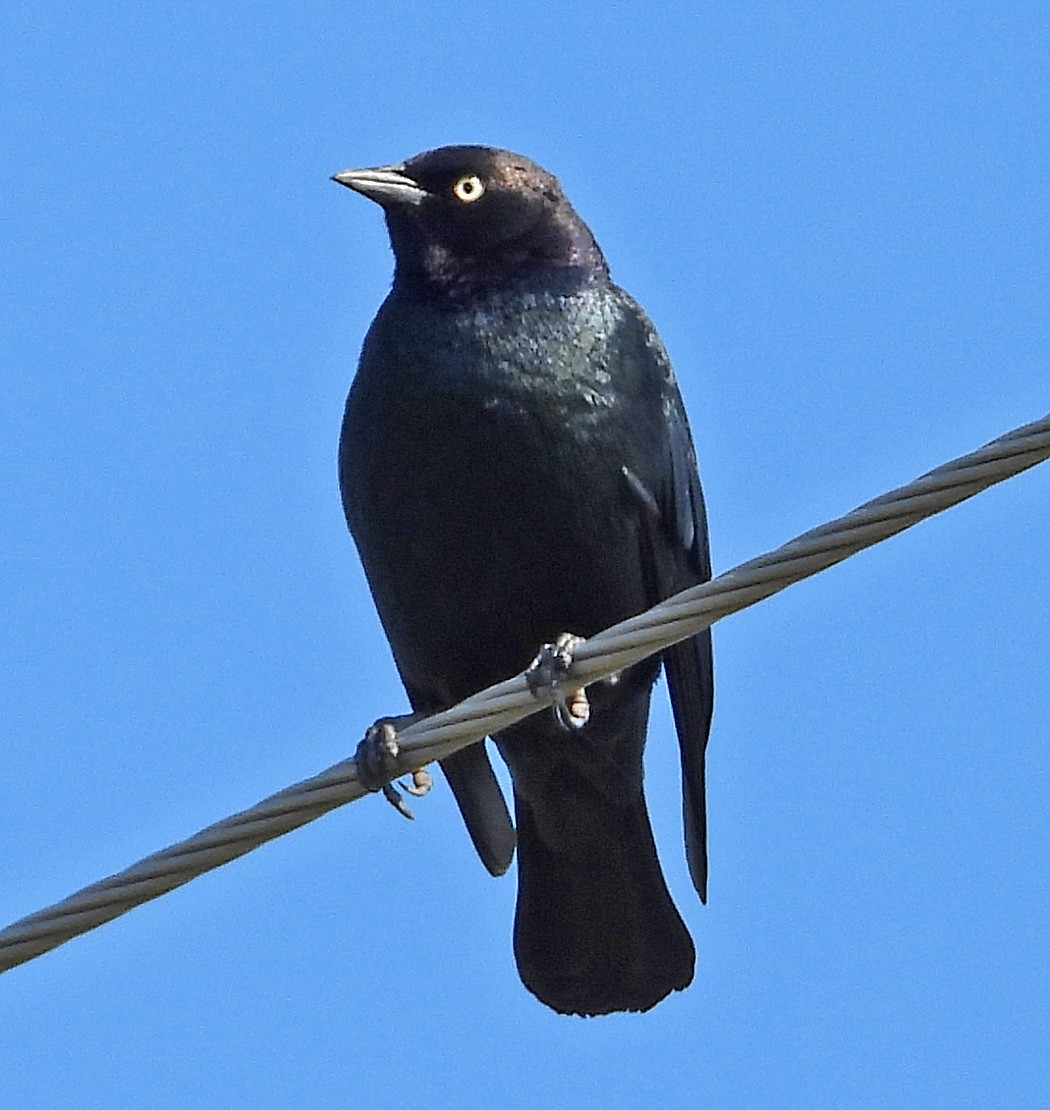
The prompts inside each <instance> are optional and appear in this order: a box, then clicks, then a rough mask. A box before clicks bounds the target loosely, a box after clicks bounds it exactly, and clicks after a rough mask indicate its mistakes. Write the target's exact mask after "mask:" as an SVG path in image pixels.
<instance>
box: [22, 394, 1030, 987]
mask: <svg viewBox="0 0 1050 1110" xmlns="http://www.w3.org/2000/svg"><path fill="white" fill-rule="evenodd" d="M1047 458H1050V414H1048V415H1047V416H1046V417H1044V418H1043V419H1042V420H1037V421H1035V422H1034V423H1032V424H1027V425H1025V426H1024V427H1022V428H1017V429H1016V430H1015V431H1012V432H1010V433H1008V434H1007V435H1005V436H1002V437H1001V438H1000V439H996V440H993V441H992V442H991V443H989V444H987V445H986V446H984V447H982V448H980V450H978V451H975V452H973V453H972V454H970V455H964V456H963V457H962V458H958V459H955V460H954V461H953V462H950V463H947V464H945V465H944V466H941V467H938V468H937V469H936V470H932V471H930V472H929V473H928V474H925V475H923V476H922V477H921V478H918V479H916V480H915V481H914V482H910V483H909V484H908V485H906V486H902V487H901V488H900V489H896V490H894V491H893V492H891V493H887V494H885V495H884V496H882V497H878V498H876V499H875V500H874V501H869V502H867V503H866V504H864V505H862V506H861V507H860V508H858V509H854V511H853V512H851V513H847V514H846V515H845V516H842V517H839V518H838V519H837V520H833V521H832V522H831V523H829V524H825V525H823V526H821V527H820V528H815V529H813V530H812V531H810V532H806V533H804V534H803V535H801V536H799V537H798V538H797V539H794V540H791V541H790V542H789V543H787V544H785V545H784V546H783V547H779V548H777V549H776V550H775V551H772V552H770V553H769V554H766V555H761V556H759V557H758V558H757V559H752V560H750V562H747V563H743V564H742V565H740V566H739V567H737V568H736V569H734V570H731V571H727V572H726V573H725V574H722V575H719V576H718V577H717V578H715V579H713V580H712V581H711V582H707V583H704V584H703V585H702V586H694V587H693V588H691V589H688V590H684V591H683V592H682V593H680V594H676V595H675V596H674V597H671V598H668V599H667V600H666V601H664V602H661V603H660V604H659V605H656V606H654V607H653V608H652V609H649V610H647V611H646V612H644V613H641V614H639V615H638V616H636V617H632V618H631V619H630V620H626V621H622V622H621V623H620V624H617V625H614V626H613V627H612V628H609V629H607V630H606V631H604V632H601V633H599V634H598V635H596V636H592V637H591V638H590V639H588V640H586V641H585V642H584V643H583V644H582V645H581V646H580V647H579V648H578V649H577V651H576V653H575V659H574V663H573V668H572V672H571V678H572V679H573V680H574V681H578V683H579V684H581V685H585V684H587V683H591V682H594V681H597V680H598V679H601V678H606V677H608V676H609V675H612V674H615V673H616V672H618V671H621V670H623V669H624V668H625V667H628V666H630V665H631V664H633V663H637V662H638V661H639V660H640V659H643V658H645V657H646V656H648V655H653V654H655V653H656V652H658V651H661V650H663V649H664V648H666V647H669V646H670V645H671V644H673V643H677V642H678V641H679V640H684V639H686V638H688V637H689V636H693V635H695V634H696V633H697V632H699V631H700V630H701V629H704V628H707V627H708V626H709V625H711V624H714V622H715V621H718V620H721V619H722V617H725V616H728V615H729V614H730V613H736V612H738V611H740V610H741V609H746V608H748V607H749V606H751V605H754V604H756V603H757V602H759V601H762V600H763V599H764V598H767V597H770V596H771V595H772V594H775V593H778V592H779V591H780V590H783V589H785V588H786V587H788V586H790V585H791V584H792V583H794V582H798V581H801V580H802V579H803V578H809V577H811V576H812V575H814V574H818V573H819V572H820V571H822V570H826V569H827V568H828V567H830V566H834V565H835V564H836V563H839V562H842V560H843V559H847V558H849V557H850V556H851V555H854V554H856V553H857V552H858V551H862V550H863V549H864V548H866V547H871V546H872V545H874V544H876V543H879V542H880V541H881V540H885V539H888V538H889V537H890V536H893V535H896V534H897V533H898V532H902V531H904V529H906V528H910V527H911V526H912V525H913V524H917V523H918V522H919V521H920V520H924V519H926V518H927V517H930V516H933V515H934V514H935V513H939V512H942V511H943V510H945V509H947V508H950V507H951V506H952V505H956V504H958V503H959V502H961V501H965V500H967V499H968V498H970V497H973V496H974V494H976V493H979V492H980V491H981V490H983V489H987V488H988V487H989V486H992V485H995V484H996V483H997V482H1002V481H1004V480H1005V479H1007V478H1011V477H1013V476H1014V475H1016V474H1020V473H1021V472H1022V471H1024V470H1027V469H1029V468H1030V467H1033V466H1035V465H1036V464H1037V463H1040V462H1043V461H1044V460H1046V459H1047ZM537 646H539V645H537ZM550 700H551V699H550V697H549V696H545V697H539V698H537V697H535V696H534V695H533V694H532V692H531V691H530V689H529V687H528V685H527V683H526V681H525V677H524V675H517V676H515V677H514V678H511V679H508V680H507V681H506V682H501V683H499V684H498V685H496V686H490V687H489V688H488V689H487V690H483V691H481V693H479V694H476V695H475V696H474V697H471V698H468V699H467V700H466V701H464V702H460V703H459V704H458V705H456V706H453V707H452V708H451V709H448V710H446V711H445V712H443V713H437V714H435V715H434V716H432V717H428V718H426V720H424V721H419V722H417V723H416V724H414V725H412V726H410V727H409V728H407V729H405V730H404V732H402V733H400V734H399V735H398V741H399V745H400V749H401V754H400V765H401V766H400V771H399V773H407V772H409V771H412V770H414V769H416V768H418V767H421V766H423V765H424V764H426V763H430V762H432V761H433V760H435V759H441V758H443V757H444V756H446V755H449V754H451V753H452V752H454V751H458V750H459V749H460V748H464V747H466V746H467V745H468V744H472V743H474V742H475V741H477V740H480V739H481V738H482V737H484V736H489V735H491V734H492V733H496V732H499V731H500V730H501V729H503V728H506V727H507V726H508V725H510V724H513V722H515V721H517V720H520V719H521V718H522V717H526V716H528V715H529V714H530V713H535V712H537V711H538V710H539V709H541V708H542V707H543V706H544V705H549V704H550ZM365 793H366V791H365V790H364V789H363V788H362V787H361V786H360V785H359V784H358V782H357V776H356V769H355V766H354V763H353V761H352V760H344V761H343V762H341V763H337V764H335V766H333V767H330V768H329V769H328V770H327V771H323V772H322V773H321V774H320V775H317V776H315V777H314V778H311V779H307V780H305V781H304V782H301V783H299V784H298V785H296V786H291V787H289V788H288V789H286V790H282V791H281V792H280V793H278V794H274V795H272V796H271V797H269V798H266V799H265V800H264V801H262V802H259V804H258V805H255V806H252V808H251V809H247V810H244V811H243V812H241V813H237V814H235V815H234V816H232V817H228V818H227V819H226V820H224V821H220V822H218V823H217V824H214V825H209V826H208V827H207V828H206V829H203V830H202V831H201V832H199V833H197V834H196V835H195V836H191V837H190V838H189V839H188V840H183V841H182V842H181V843H179V844H175V845H173V846H172V847H170V848H165V849H164V850H163V851H160V852H156V853H154V854H153V855H151V856H147V857H146V858H145V859H143V860H140V861H139V862H138V863H136V864H134V865H133V866H131V867H129V868H128V869H127V870H126V871H121V872H120V873H119V874H117V875H113V876H111V877H110V878H108V879H103V880H102V881H101V882H98V883H93V884H92V885H91V886H87V887H84V889H83V890H80V891H78V892H77V893H76V894H73V895H71V896H70V897H68V898H66V899H64V900H63V901H61V902H58V903H56V904H55V905H53V906H50V907H49V908H47V909H45V910H41V911H39V912H38V913H34V914H31V915H30V916H29V917H24V918H22V919H21V920H20V921H16V922H15V923H14V924H13V925H10V926H8V928H6V929H4V930H3V931H0V972H4V971H7V970H9V969H10V968H12V967H16V966H18V965H19V964H22V963H26V962H27V961H29V960H32V959H34V958H35V957H37V956H40V955H42V954H43V953H44V952H48V951H50V950H51V949H52V948H57V947H58V946H59V945H60V944H64V943H65V942H66V941H67V940H71V939H72V938H73V937H75V936H79V935H80V934H81V933H86V932H88V931H89V930H91V929H95V928H97V927H98V926H99V925H102V924H104V923H105V922H107V921H111V920H112V919H113V918H115V917H119V916H120V915H121V914H124V913H127V912H128V910H130V909H133V908H134V907H135V906H139V905H142V903H143V902H148V901H150V900H151V899H153V898H159V897H160V895H162V894H166V893H167V892H168V891H169V890H174V889H175V888H176V887H179V886H182V885H183V884H185V883H188V882H189V881H190V880H191V879H194V878H196V877H197V876H198V875H202V874H204V873H205V872H207V871H211V870H213V869H214V868H216V867H220V866H221V865H222V864H224V863H229V862H230V861H231V860H233V859H236V858H237V857H238V856H243V855H245V854H246V853H248V852H250V851H252V849H254V848H257V847H259V845H260V844H265V843H266V841H268V840H274V839H276V838H277V837H279V836H283V835H284V834H285V833H287V832H291V831H292V829H296V828H298V827H299V826H300V825H305V824H307V823H308V822H310V821H313V820H315V819H316V818H318V817H320V816H322V815H323V814H325V813H327V812H328V811H329V810H332V809H335V808H337V807H338V806H341V805H345V804H346V803H347V802H352V801H355V800H356V799H357V798H360V797H362V796H363V795H364V794H365Z"/></svg>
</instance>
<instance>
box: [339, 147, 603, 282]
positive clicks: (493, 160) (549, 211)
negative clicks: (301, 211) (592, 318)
mask: <svg viewBox="0 0 1050 1110" xmlns="http://www.w3.org/2000/svg"><path fill="white" fill-rule="evenodd" d="M332 180H333V181H337V182H339V184H340V185H346V186H347V187H348V188H350V189H353V190H355V192H358V193H361V194H363V195H364V196H366V197H368V198H369V199H370V200H374V201H375V202H376V203H377V204H379V205H381V206H382V208H383V210H384V211H385V213H386V218H387V226H388V228H389V230H390V241H391V244H392V246H393V249H394V256H395V259H396V271H395V280H396V281H398V282H401V283H404V284H408V285H416V284H419V285H423V286H425V287H427V288H428V289H431V290H439V291H440V290H443V291H447V292H449V293H451V294H456V293H470V292H475V291H478V290H487V289H492V288H499V287H503V286H506V285H509V284H521V283H522V282H527V281H529V280H530V279H532V278H533V277H539V278H541V279H543V278H546V279H547V280H550V279H552V278H553V279H558V278H560V279H562V280H561V281H559V282H558V284H559V285H565V284H566V283H569V284H572V283H575V284H579V283H580V282H581V281H583V280H588V279H589V278H591V277H593V276H594V275H595V274H599V273H600V274H604V273H605V272H606V267H605V259H604V258H603V257H602V253H601V251H600V249H599V248H598V245H597V244H596V243H595V241H594V237H593V235H592V234H591V232H590V230H589V229H588V227H587V225H586V224H585V223H584V222H583V221H582V220H581V219H580V218H579V216H577V215H576V213H575V211H573V208H572V206H571V205H570V204H569V202H568V201H567V200H566V199H565V195H564V193H563V192H562V190H561V186H560V185H559V184H558V181H557V179H556V178H554V177H552V176H551V175H550V174H549V173H547V172H546V170H543V169H541V168H540V167H539V166H537V165H536V164H535V163H533V162H530V161H529V160H528V159H527V158H523V157H521V155H519V154H511V153H510V152H509V151H505V150H495V149H493V148H491V147H482V146H449V147H441V148H440V149H438V150H431V151H427V152H426V153H424V154H418V155H416V156H415V157H414V158H410V159H409V160H408V161H407V162H404V163H401V164H400V165H395V166H380V167H377V168H374V169H364V170H346V171H344V172H343V173H338V174H336V175H335V176H334V177H333V179H332Z"/></svg>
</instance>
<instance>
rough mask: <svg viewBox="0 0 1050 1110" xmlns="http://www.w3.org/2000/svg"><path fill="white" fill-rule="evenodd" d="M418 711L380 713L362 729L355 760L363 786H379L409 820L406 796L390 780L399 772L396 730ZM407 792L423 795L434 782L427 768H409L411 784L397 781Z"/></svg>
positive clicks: (414, 717)
mask: <svg viewBox="0 0 1050 1110" xmlns="http://www.w3.org/2000/svg"><path fill="white" fill-rule="evenodd" d="M421 716H422V714H420V713H409V714H406V715H405V716H403V717H380V718H379V720H378V721H376V722H375V724H373V725H372V726H371V727H370V728H369V729H368V731H367V732H366V733H365V737H364V739H363V740H362V741H361V743H360V744H358V745H357V751H356V752H355V753H354V762H355V763H356V764H357V781H358V782H359V783H360V784H361V785H362V786H363V787H364V788H365V789H366V790H382V792H383V797H384V798H386V800H387V801H388V802H389V803H390V804H391V805H392V806H393V807H394V808H395V809H396V810H397V811H398V813H400V814H401V816H402V817H407V818H408V819H409V820H410V821H411V820H413V818H414V816H415V815H414V814H413V812H412V811H411V810H410V809H409V808H408V806H407V805H406V804H405V799H404V798H402V797H401V795H400V794H399V793H398V791H397V787H396V786H395V785H394V783H393V779H395V778H396V777H397V776H398V775H399V774H400V773H401V770H402V768H401V763H400V756H401V747H400V745H399V744H398V742H397V730H398V729H399V728H400V729H404V728H407V727H408V726H409V725H411V724H414V723H415V722H416V721H418V720H419V719H420V718H421ZM398 785H400V787H401V789H402V790H404V791H405V793H406V794H411V795H412V796H413V797H414V798H422V797H423V795H424V794H427V793H429V791H430V788H431V787H432V786H433V785H434V780H433V779H432V778H431V777H430V772H429V771H427V770H426V769H425V768H422V767H420V768H419V769H418V770H415V771H413V772H412V784H411V786H409V785H408V784H407V783H399V784H398Z"/></svg>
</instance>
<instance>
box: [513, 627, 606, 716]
mask: <svg viewBox="0 0 1050 1110" xmlns="http://www.w3.org/2000/svg"><path fill="white" fill-rule="evenodd" d="M582 643H583V638H582V637H581V636H574V635H573V634H572V633H571V632H563V633H562V634H561V635H560V636H559V637H558V638H557V639H556V640H555V641H554V643H553V644H544V645H543V647H541V648H540V650H539V653H538V654H537V656H536V658H535V659H533V661H532V662H531V663H530V664H529V666H528V668H527V669H526V671H525V681H526V682H527V683H528V684H529V689H530V690H531V691H532V693H533V694H534V695H535V696H536V697H539V696H540V695H541V694H542V693H544V692H545V691H548V690H549V691H550V693H551V695H552V696H553V698H554V719H555V720H556V721H557V722H558V724H559V725H561V727H562V728H563V729H566V730H567V731H571V730H573V729H577V728H583V726H584V725H585V724H586V723H587V722H588V720H590V716H591V704H590V702H589V701H588V700H587V693H586V691H585V690H584V688H583V687H582V686H571V687H569V688H568V689H565V688H563V683H564V681H565V679H566V678H567V677H568V674H569V669H570V667H572V659H573V655H574V654H575V652H576V649H577V648H578V647H579V646H580V644H582Z"/></svg>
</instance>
